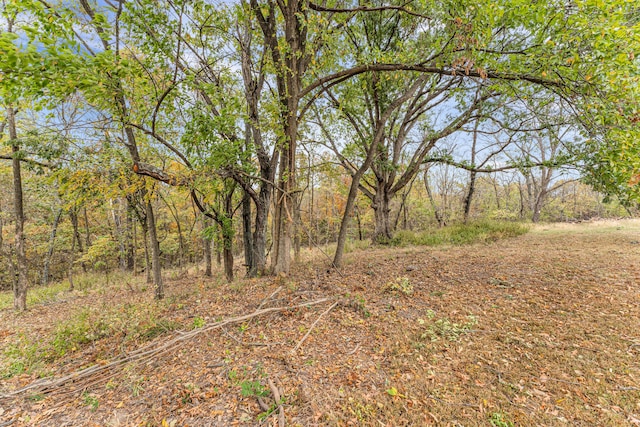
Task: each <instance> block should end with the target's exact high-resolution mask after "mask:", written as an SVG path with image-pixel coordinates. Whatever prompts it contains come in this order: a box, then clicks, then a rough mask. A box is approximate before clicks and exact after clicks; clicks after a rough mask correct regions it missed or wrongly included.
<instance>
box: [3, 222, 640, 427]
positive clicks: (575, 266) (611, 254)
mask: <svg viewBox="0 0 640 427" xmlns="http://www.w3.org/2000/svg"><path fill="white" fill-rule="evenodd" d="M639 241H640V221H624V222H617V223H616V222H606V223H597V224H579V225H570V226H569V225H564V226H555V225H552V226H542V227H536V228H535V229H534V230H533V231H532V232H530V233H529V234H527V235H524V236H522V237H518V238H514V239H509V240H504V241H500V242H497V243H494V244H490V245H473V246H466V247H451V248H438V249H433V248H404V249H395V250H390V249H384V250H373V251H366V252H357V253H352V254H349V256H348V261H347V265H346V266H345V268H344V269H343V272H342V274H338V273H336V272H333V271H330V270H327V269H326V267H325V266H324V264H323V263H322V262H320V261H319V262H309V263H308V264H305V265H301V266H300V268H299V269H298V270H297V271H296V272H295V274H294V275H293V276H292V277H290V278H282V277H278V278H264V279H259V280H248V281H243V282H240V283H237V284H234V285H233V286H231V287H229V286H227V285H207V286H201V285H202V284H201V283H200V279H192V280H183V281H181V282H178V283H175V284H174V285H173V287H172V289H173V291H172V292H174V293H175V295H183V294H186V293H190V295H189V296H188V297H185V299H184V300H183V301H182V302H180V305H179V307H178V306H176V305H175V304H174V305H171V304H169V305H167V306H166V307H164V308H163V310H165V311H163V313H164V315H167V316H176V318H180V319H187V320H186V321H188V320H189V319H190V318H191V317H193V316H201V317H202V318H203V319H205V320H206V321H207V322H213V321H215V320H216V319H219V318H226V317H229V316H232V315H237V314H241V313H250V312H252V311H253V310H255V309H256V308H257V307H258V306H259V305H260V304H261V303H262V304H263V307H276V306H290V305H294V304H299V303H300V302H303V301H310V300H313V299H316V298H321V297H327V296H331V297H335V298H336V301H339V303H338V305H337V306H335V307H334V308H333V309H332V310H330V311H326V310H327V309H328V308H329V307H330V305H331V303H326V304H324V305H320V306H317V307H313V308H307V309H297V310H295V311H289V312H285V313H284V314H282V313H277V314H269V315H266V316H263V317H257V318H255V319H253V320H251V321H247V322H245V323H241V324H238V325H235V326H232V327H229V328H226V329H225V330H215V331H212V332H209V333H206V334H202V335H201V336H200V337H199V338H198V339H196V340H193V341H191V342H189V344H188V345H185V346H183V347H180V348H178V349H176V350H174V351H172V352H170V353H167V354H165V355H163V356H162V357H161V358H160V359H157V360H153V361H150V362H148V363H145V364H142V365H136V366H126V367H125V368H124V369H122V370H120V371H118V372H116V373H114V374H113V375H111V376H110V377H109V378H108V381H107V380H105V381H104V382H102V383H101V384H98V385H94V386H90V387H88V388H86V389H84V390H83V389H80V390H78V389H73V387H74V386H73V385H72V386H67V387H66V388H64V389H63V390H59V391H57V392H55V393H52V394H51V395H48V396H46V398H44V399H41V397H44V396H35V397H31V398H28V399H19V400H13V401H9V400H4V401H0V425H2V422H3V421H15V422H14V423H13V424H12V425H15V426H20V425H38V426H63V425H69V426H79V425H87V426H90V425H111V426H116V425H176V426H185V425H190V426H207V425H212V426H218V425H219V426H226V425H277V412H278V410H277V408H276V407H275V405H274V402H273V401H272V400H271V395H272V392H271V387H270V386H269V384H268V380H269V379H271V380H272V382H273V384H274V386H275V387H276V388H278V389H279V392H280V393H281V395H282V399H283V400H282V403H283V405H282V409H283V412H284V416H285V418H286V423H287V425H300V426H313V425H318V426H325V425H354V426H356V425H358V426H359V425H371V426H384V425H388V426H401V425H414V426H423V425H442V426H448V425H450V426H457V425H464V426H476V425H478V426H490V425H495V426H509V425H522V426H532V425H544V426H554V425H584V426H593V425H603V426H605V425H606V426H625V425H630V426H632V425H640V244H638V242H639ZM198 283H200V285H199V284H198ZM278 289H280V290H279V291H278V292H276V294H275V295H274V296H273V297H272V298H271V299H267V300H265V298H267V297H268V296H269V295H271V294H272V293H273V292H274V291H276V290H278ZM109 295H110V303H111V304H112V305H113V304H117V303H119V301H126V299H127V291H126V290H122V291H120V293H118V292H115V293H113V294H109ZM136 298H143V297H141V296H136ZM83 304H85V305H86V304H104V301H101V300H100V298H98V297H96V296H95V295H94V296H91V297H90V298H89V297H88V298H87V299H86V300H83V299H82V298H78V299H77V300H74V307H77V306H78V305H83ZM64 307H66V306H65V305H64V304H60V305H58V306H56V305H55V304H52V305H49V306H42V307H39V308H37V309H34V310H33V311H32V312H31V313H30V316H37V318H38V321H37V327H38V328H39V329H38V331H39V333H42V334H46V333H47V331H48V330H50V329H51V328H52V327H51V326H47V320H46V319H47V318H48V317H47V316H51V317H50V319H53V318H64V313H67V312H71V310H72V308H64ZM65 310H68V311H65ZM322 313H324V315H322V317H320V316H321V314H322ZM19 320H20V319H19V318H18V316H16V315H14V314H13V313H11V312H8V311H4V312H0V321H1V322H2V325H3V326H2V328H7V325H17V324H18V323H20V322H19ZM316 321H317V322H316ZM314 322H315V324H314ZM51 323H52V322H49V323H48V324H49V325H51ZM312 325H313V328H312V329H311V332H310V333H309V334H308V337H307V338H306V340H304V342H302V344H301V345H300V348H299V349H298V350H297V351H295V352H294V351H292V350H293V349H294V348H295V347H296V346H297V345H298V344H299V343H300V342H301V340H302V339H303V337H304V336H305V334H307V332H309V330H310V328H311V327H312ZM21 327H22V328H24V327H25V326H24V322H23V323H22V326H21ZM110 339H116V338H115V337H113V338H105V339H104V340H105V341H108V340H110ZM163 339H166V337H160V338H158V340H159V342H160V341H161V340H163ZM7 340H10V337H5V341H7ZM83 351H89V350H88V349H84V350H83ZM81 354H83V353H80V355H81ZM82 365H83V363H82V361H81V359H79V354H73V355H69V357H68V358H67V359H63V360H61V361H59V362H58V364H57V365H56V366H55V369H57V371H56V372H69V371H72V370H73V369H76V368H78V367H80V366H82ZM53 368H54V367H52V369H53ZM32 380H33V378H32V377H28V376H22V377H14V378H11V379H8V380H5V381H4V382H3V383H1V384H0V387H2V388H4V389H12V388H15V387H18V386H20V385H23V384H26V383H28V382H29V381H32ZM69 390H74V392H72V393H68V391H69ZM259 395H263V400H264V402H265V404H266V405H267V407H269V410H268V411H266V412H268V413H269V414H268V415H266V416H260V414H261V413H264V411H263V410H262V409H260V406H259V404H258V399H257V398H256V397H257V396H259ZM274 409H275V411H273V413H271V411H272V410H274ZM263 418H264V419H263ZM163 423H164V424H163Z"/></svg>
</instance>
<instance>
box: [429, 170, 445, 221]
mask: <svg viewBox="0 0 640 427" xmlns="http://www.w3.org/2000/svg"><path fill="white" fill-rule="evenodd" d="M424 188H425V190H427V196H428V197H429V202H430V203H431V207H432V208H433V215H434V216H435V217H436V221H437V222H438V226H439V227H444V226H445V225H447V222H446V221H445V219H444V216H443V215H442V211H441V210H440V207H439V206H438V204H437V203H436V199H435V198H434V197H433V193H432V192H431V186H430V185H429V170H428V169H427V170H425V171H424Z"/></svg>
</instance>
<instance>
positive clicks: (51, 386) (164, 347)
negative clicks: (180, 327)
mask: <svg viewBox="0 0 640 427" xmlns="http://www.w3.org/2000/svg"><path fill="white" fill-rule="evenodd" d="M330 300H331V299H330V298H321V299H318V300H315V301H310V302H305V303H302V304H297V305H293V306H290V307H273V308H264V309H261V310H256V311H254V312H253V313H249V314H245V315H241V316H237V317H232V318H229V319H225V320H221V321H219V322H215V323H212V324H211V325H208V326H205V327H203V328H199V329H194V330H192V331H189V332H187V333H184V334H181V335H178V336H175V335H174V337H173V338H171V339H169V340H168V341H166V342H165V343H164V344H161V345H158V344H157V343H152V344H149V345H147V346H145V347H142V348H140V349H139V350H136V351H133V352H131V353H129V355H128V356H126V357H121V358H119V359H116V360H113V361H111V362H109V363H106V364H104V365H94V366H90V367H88V368H85V369H81V370H79V371H76V372H72V373H70V374H68V375H65V376H63V377H61V378H57V379H53V380H38V381H35V382H33V383H31V384H29V385H27V386H25V387H22V388H19V389H17V390H13V391H10V392H8V393H3V394H0V399H9V398H13V397H16V396H19V395H21V394H23V393H25V392H28V391H37V392H39V393H41V394H46V393H51V392H53V391H54V390H55V389H56V388H58V387H61V386H63V385H65V384H67V383H72V382H76V383H78V382H80V381H82V380H86V379H88V378H91V377H92V376H94V375H96V374H98V373H102V372H105V371H109V370H111V369H115V368H117V367H119V366H120V365H124V364H126V363H130V362H142V361H145V360H149V359H152V358H156V357H159V356H160V355H162V354H165V353H167V352H169V351H171V350H174V349H176V348H178V347H180V346H181V345H183V344H185V343H186V342H187V341H189V340H191V339H192V338H194V337H196V336H198V335H200V334H203V333H205V332H209V331H212V330H215V329H219V328H222V327H223V326H226V325H230V324H233V323H238V322H243V321H245V320H249V319H252V318H254V317H256V316H261V315H264V314H268V313H276V312H280V311H286V310H291V309H296V308H300V307H308V306H311V305H317V304H322V303H324V302H327V301H330ZM336 304H337V303H336ZM333 306H335V304H334V305H333ZM333 306H332V307H333ZM78 388H79V389H80V388H81V387H78Z"/></svg>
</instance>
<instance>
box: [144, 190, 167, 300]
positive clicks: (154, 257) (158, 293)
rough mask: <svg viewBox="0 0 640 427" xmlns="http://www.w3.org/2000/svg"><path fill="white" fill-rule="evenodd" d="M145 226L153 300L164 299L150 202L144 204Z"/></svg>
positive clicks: (154, 224)
mask: <svg viewBox="0 0 640 427" xmlns="http://www.w3.org/2000/svg"><path fill="white" fill-rule="evenodd" d="M146 213H147V226H148V228H149V246H150V247H151V270H152V272H153V285H154V286H155V294H154V296H155V298H156V299H162V298H164V284H163V283H162V271H161V267H160V243H159V242H158V236H157V231H156V219H155V216H154V212H153V205H152V204H151V200H148V201H147V203H146Z"/></svg>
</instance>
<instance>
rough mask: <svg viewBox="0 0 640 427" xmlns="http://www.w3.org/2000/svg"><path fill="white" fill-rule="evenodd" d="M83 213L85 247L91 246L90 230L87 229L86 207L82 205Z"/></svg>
mask: <svg viewBox="0 0 640 427" xmlns="http://www.w3.org/2000/svg"><path fill="white" fill-rule="evenodd" d="M82 210H83V213H84V232H85V247H87V248H89V246H91V232H90V231H89V216H88V215H87V207H86V206H83V207H82Z"/></svg>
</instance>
